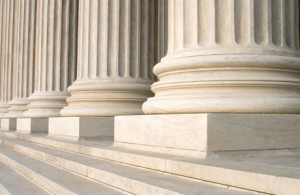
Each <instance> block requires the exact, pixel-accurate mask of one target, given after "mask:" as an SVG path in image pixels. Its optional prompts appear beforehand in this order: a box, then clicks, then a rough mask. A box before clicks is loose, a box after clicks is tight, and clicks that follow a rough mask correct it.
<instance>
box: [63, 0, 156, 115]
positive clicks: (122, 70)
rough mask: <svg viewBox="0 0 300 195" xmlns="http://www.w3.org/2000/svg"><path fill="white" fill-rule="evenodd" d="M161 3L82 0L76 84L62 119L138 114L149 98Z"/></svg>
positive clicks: (80, 3)
mask: <svg viewBox="0 0 300 195" xmlns="http://www.w3.org/2000/svg"><path fill="white" fill-rule="evenodd" d="M157 3H158V1H148V0H122V1H120V0H80V1H79V29H78V37H79V38H78V70H77V80H76V81H75V82H74V84H73V85H72V86H71V87H69V89H68V91H69V92H70V93H71V97H70V98H68V99H67V102H68V106H67V107H65V108H64V109H63V110H62V111H61V114H62V116H114V115H124V114H139V113H141V112H142V110H141V106H142V103H143V102H144V101H145V100H146V98H147V97H149V96H151V94H152V93H151V91H150V85H151V83H153V81H154V80H155V77H154V75H153V73H152V68H153V65H154V64H155V63H156V62H157V60H158V59H157V58H158V56H159V55H161V54H159V53H158V48H157V43H156V42H155V41H156V37H157V28H156V27H157V26H156V25H157V23H156V22H155V14H156V13H157V5H158V4H157Z"/></svg>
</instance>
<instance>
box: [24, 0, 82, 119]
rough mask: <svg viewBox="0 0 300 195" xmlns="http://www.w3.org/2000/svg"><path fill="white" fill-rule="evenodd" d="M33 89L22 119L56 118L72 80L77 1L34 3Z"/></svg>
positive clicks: (47, 0)
mask: <svg viewBox="0 0 300 195" xmlns="http://www.w3.org/2000/svg"><path fill="white" fill-rule="evenodd" d="M36 4H37V5H36V6H37V8H36V11H37V13H36V26H35V28H36V32H35V33H36V35H35V37H36V39H35V72H34V74H35V79H34V83H35V87H34V93H33V94H32V95H31V96H30V97H29V98H28V100H29V105H28V111H26V112H25V113H24V115H23V116H25V117H33V118H35V117H37V118H38V117H52V116H59V115H60V114H59V112H60V110H61V109H62V108H63V106H65V105H66V98H67V97H68V96H69V93H68V92H67V87H68V86H69V85H70V84H71V83H72V81H73V80H74V79H75V69H76V61H75V60H74V59H75V56H76V55H75V52H74V50H75V49H74V47H75V44H74V43H75V40H76V38H75V37H76V25H75V22H76V21H74V20H76V11H77V1H76V0H37V1H36Z"/></svg>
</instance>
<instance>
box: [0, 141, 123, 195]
mask: <svg viewBox="0 0 300 195" xmlns="http://www.w3.org/2000/svg"><path fill="white" fill-rule="evenodd" d="M0 153H1V154H2V155H5V156H6V157H8V158H9V159H12V160H13V161H16V162H18V163H20V164H22V165H23V166H25V167H26V168H29V169H30V170H33V171H34V172H35V173H37V174H39V175H42V176H43V177H45V178H47V179H49V180H51V181H52V182H55V183H56V184H58V185H60V186H62V187H63V188H65V189H67V190H69V191H71V192H74V193H76V194H122V193H121V192H119V191H116V190H114V189H111V188H109V187H107V186H105V185H102V184H100V183H98V182H94V181H92V180H87V179H85V178H83V177H81V176H78V175H75V174H72V173H70V172H68V171H66V170H63V169H60V168H58V167H54V166H52V165H49V164H47V163H45V162H42V161H39V160H37V159H34V158H31V157H29V156H26V155H24V154H21V153H19V152H16V151H14V150H11V149H9V148H6V147H3V146H0ZM30 176H31V175H30ZM23 188H24V187H23ZM48 190H49V189H48Z"/></svg>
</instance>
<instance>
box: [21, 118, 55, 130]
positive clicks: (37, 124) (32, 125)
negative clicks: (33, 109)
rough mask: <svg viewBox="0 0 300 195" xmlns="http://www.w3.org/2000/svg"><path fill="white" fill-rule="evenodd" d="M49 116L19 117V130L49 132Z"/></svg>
mask: <svg viewBox="0 0 300 195" xmlns="http://www.w3.org/2000/svg"><path fill="white" fill-rule="evenodd" d="M48 121H49V119H48V118H18V119H17V131H18V132H22V133H34V132H48Z"/></svg>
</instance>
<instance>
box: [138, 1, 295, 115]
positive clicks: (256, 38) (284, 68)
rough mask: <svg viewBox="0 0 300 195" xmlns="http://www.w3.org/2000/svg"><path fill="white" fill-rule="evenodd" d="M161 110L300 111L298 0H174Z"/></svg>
mask: <svg viewBox="0 0 300 195" xmlns="http://www.w3.org/2000/svg"><path fill="white" fill-rule="evenodd" d="M169 3H170V4H169V34H168V35H169V46H168V47H169V48H168V54H167V56H166V57H165V58H164V59H163V60H162V62H161V63H160V64H158V65H157V66H156V67H155V68H154V72H155V74H156V75H157V76H158V78H159V82H156V83H155V84H153V86H152V90H153V92H154V93H155V97H154V98H150V99H148V101H147V102H146V103H145V104H144V105H143V110H144V112H145V113H147V114H155V113H201V112H227V113H228V112H229V113H230V112H238V113H300V85H299V82H300V72H299V70H300V53H299V17H298V14H299V13H298V1H297V0H174V1H169Z"/></svg>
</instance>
